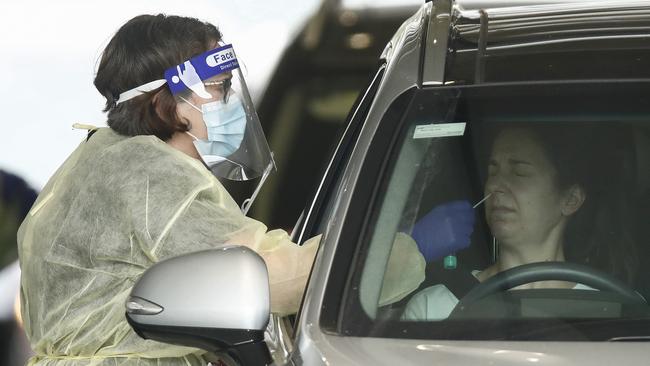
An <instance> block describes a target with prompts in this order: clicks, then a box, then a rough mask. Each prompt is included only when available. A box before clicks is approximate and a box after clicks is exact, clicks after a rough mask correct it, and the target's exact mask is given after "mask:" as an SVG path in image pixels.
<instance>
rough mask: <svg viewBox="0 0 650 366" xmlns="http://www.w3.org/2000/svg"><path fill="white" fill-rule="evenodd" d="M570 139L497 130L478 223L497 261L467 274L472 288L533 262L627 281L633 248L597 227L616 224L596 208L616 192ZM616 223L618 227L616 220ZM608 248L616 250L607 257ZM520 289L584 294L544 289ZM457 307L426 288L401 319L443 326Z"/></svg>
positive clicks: (541, 130) (563, 132)
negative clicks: (584, 268) (596, 270)
mask: <svg viewBox="0 0 650 366" xmlns="http://www.w3.org/2000/svg"><path fill="white" fill-rule="evenodd" d="M520 126H521V125H520ZM582 131H583V132H584V131H585V130H584V129H583V130H582ZM578 138H580V134H579V133H574V131H573V130H570V129H566V128H565V129H562V128H557V127H555V128H554V127H544V126H528V127H517V126H511V127H501V128H499V129H498V132H496V138H495V139H494V142H493V144H492V148H491V152H490V155H489V161H488V167H487V181H486V183H485V187H484V190H485V191H484V193H485V196H487V197H488V199H487V200H486V202H485V218H486V221H487V224H488V226H489V228H490V230H491V232H492V235H493V237H494V238H495V240H496V241H497V242H498V249H499V251H498V260H497V261H496V262H495V263H493V264H492V265H490V266H489V267H487V268H485V269H483V270H480V271H479V270H475V271H472V273H471V274H472V276H473V277H474V278H475V280H476V283H477V284H478V283H479V282H483V281H485V280H487V279H489V278H490V277H492V276H494V275H495V274H497V273H499V272H502V271H505V270H508V269H510V268H514V267H517V266H520V265H523V264H527V263H534V262H546V261H565V260H567V257H568V256H571V257H572V258H571V259H572V260H573V261H578V262H582V263H586V264H590V265H596V266H600V267H601V268H602V267H606V268H602V269H605V270H609V271H610V272H614V273H617V274H619V275H620V276H621V277H623V278H626V279H628V280H631V277H632V276H633V272H634V269H635V265H636V264H635V261H634V256H633V255H630V248H633V246H632V245H631V243H629V240H628V237H627V236H626V235H624V230H622V231H621V230H615V228H616V227H621V226H624V225H617V223H615V222H608V223H602V221H603V220H604V218H605V217H612V218H615V217H616V214H614V211H616V210H614V209H613V208H611V207H609V208H606V207H605V206H604V202H607V201H611V200H610V198H611V193H612V192H613V191H616V190H615V189H613V188H612V187H611V186H610V187H605V184H606V181H607V180H614V179H611V178H607V179H603V178H604V177H603V176H599V173H602V172H603V171H606V170H607V168H608V164H607V163H606V161H607V159H599V158H598V157H599V156H600V155H598V154H595V151H596V150H593V149H590V148H588V147H586V144H585V143H583V142H584V140H583V141H582V142H581V141H580V140H576V139H578ZM600 148H601V150H603V149H604V147H603V146H601V147H600ZM590 154H593V155H590ZM594 174H596V175H594ZM608 195H609V196H610V197H609V198H608ZM617 212H618V211H617ZM594 220H599V221H601V227H600V228H599V227H595V226H593V223H594ZM617 221H619V222H620V216H619V219H617ZM588 231H589V232H590V234H587V232H588ZM601 231H602V232H601ZM614 233H616V234H615V235H616V237H614V235H612V234H614ZM618 234H621V235H618ZM607 241H610V242H607ZM614 243H616V244H614ZM612 246H616V249H615V250H613V251H608V248H612ZM614 252H616V253H614ZM603 258H607V259H608V264H606V265H605V263H604V261H603ZM520 288H575V289H586V288H588V287H587V286H584V285H582V284H575V283H567V282H560V281H544V282H537V283H531V284H526V285H523V286H521V287H520ZM458 301H459V299H458V298H457V297H456V296H455V295H454V294H453V293H452V292H451V291H450V290H449V289H448V288H447V287H446V286H445V285H444V284H438V285H434V286H431V287H428V288H425V289H423V290H421V291H420V292H418V293H417V294H416V295H414V296H413V297H412V298H411V300H410V301H409V302H408V304H407V307H406V309H405V312H404V314H403V316H402V317H403V319H405V320H439V319H444V318H447V317H448V316H449V314H450V313H451V311H452V310H453V309H454V307H455V306H456V304H458Z"/></svg>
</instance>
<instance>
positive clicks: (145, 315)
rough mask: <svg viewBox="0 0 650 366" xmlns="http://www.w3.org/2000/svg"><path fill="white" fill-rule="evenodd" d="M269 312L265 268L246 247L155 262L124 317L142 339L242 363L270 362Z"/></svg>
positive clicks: (133, 292)
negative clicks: (225, 355) (266, 339)
mask: <svg viewBox="0 0 650 366" xmlns="http://www.w3.org/2000/svg"><path fill="white" fill-rule="evenodd" d="M269 314H270V294H269V285H268V273H267V270H266V264H265V263H264V260H263V259H262V258H261V257H260V256H259V255H258V254H257V253H255V252H254V251H252V250H251V249H249V248H247V247H243V246H227V247H223V248H218V249H211V250H207V251H201V252H195V253H190V254H186V255H183V256H179V257H175V258H171V259H168V260H165V261H162V262H160V263H157V264H155V265H154V266H152V267H151V268H149V269H148V270H147V271H146V272H145V273H144V274H143V275H142V276H141V277H140V279H139V280H138V281H137V282H136V284H135V285H134V286H133V289H132V290H131V296H130V297H129V298H128V300H127V302H126V318H127V320H128V322H129V324H130V325H131V327H132V328H133V329H134V330H135V331H136V333H137V334H138V335H139V336H141V337H142V338H145V339H152V340H156V341H159V342H165V343H172V344H178V345H184V346H190V347H197V348H201V349H205V350H207V351H211V352H214V351H220V352H227V353H228V354H230V355H231V356H232V357H233V358H235V359H236V360H238V361H239V362H240V363H241V364H243V365H251V364H254V365H259V364H262V365H266V364H270V363H271V362H272V360H271V356H270V354H269V350H268V347H267V346H266V344H265V343H264V330H265V329H266V326H267V324H268V321H269Z"/></svg>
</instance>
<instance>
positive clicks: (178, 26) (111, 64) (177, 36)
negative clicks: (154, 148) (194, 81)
mask: <svg viewBox="0 0 650 366" xmlns="http://www.w3.org/2000/svg"><path fill="white" fill-rule="evenodd" d="M220 40H221V33H220V32H219V30H218V29H217V28H216V27H215V26H214V25H212V24H209V23H206V22H202V21H200V20H198V19H195V18H187V17H179V16H167V15H164V14H158V15H139V16H137V17H135V18H133V19H131V20H129V21H128V22H127V23H126V24H124V25H123V26H122V27H121V28H120V29H119V30H118V31H117V33H115V35H114V36H113V38H112V39H111V40H110V42H109V43H108V45H107V46H106V48H105V49H104V52H103V53H102V57H101V60H100V62H99V67H98V68H97V75H96V76H95V81H94V84H95V87H96V88H97V90H98V91H99V92H100V93H101V94H102V95H103V96H104V97H105V98H106V107H105V108H104V111H105V112H108V125H109V126H110V127H111V128H112V129H113V130H115V131H116V132H117V133H119V134H122V135H126V136H136V135H155V136H157V137H158V138H160V139H161V140H168V139H169V138H170V137H171V136H172V135H173V134H174V132H182V131H187V130H188V126H187V124H186V123H183V121H181V119H180V117H179V116H178V115H177V113H176V101H175V99H174V97H173V96H172V94H171V92H170V91H169V88H168V87H167V86H166V85H163V86H161V87H160V88H158V89H156V90H154V91H152V92H149V93H145V94H143V95H140V96H137V97H135V98H133V99H131V100H129V101H126V102H124V103H120V104H119V105H116V101H117V99H118V98H119V95H120V93H123V92H125V91H127V90H130V89H132V88H135V87H138V86H140V85H143V84H146V83H148V82H150V81H153V80H157V79H162V78H163V74H164V72H165V70H166V69H168V68H170V67H173V66H174V65H178V64H180V63H182V62H183V61H185V60H187V59H189V58H191V57H192V56H195V55H198V54H200V53H202V52H205V51H207V50H209V49H210V48H211V47H214V46H215V45H216V43H217V42H218V41H220Z"/></svg>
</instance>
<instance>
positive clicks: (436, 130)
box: [413, 122, 465, 139]
mask: <svg viewBox="0 0 650 366" xmlns="http://www.w3.org/2000/svg"><path fill="white" fill-rule="evenodd" d="M464 134H465V122H458V123H438V124H431V125H418V126H415V132H414V133H413V138H414V139H430V138H434V137H450V136H463V135H464Z"/></svg>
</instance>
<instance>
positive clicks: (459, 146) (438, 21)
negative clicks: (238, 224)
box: [127, 0, 650, 366]
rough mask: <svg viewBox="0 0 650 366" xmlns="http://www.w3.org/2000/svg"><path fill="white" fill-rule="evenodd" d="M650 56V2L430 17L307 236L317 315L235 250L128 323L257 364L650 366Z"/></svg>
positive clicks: (372, 99) (349, 145)
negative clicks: (282, 301)
mask: <svg viewBox="0 0 650 366" xmlns="http://www.w3.org/2000/svg"><path fill="white" fill-rule="evenodd" d="M649 45H650V4H649V3H648V2H647V1H623V0H617V1H577V0H564V1H560V0H546V1H542V0H540V1H537V0H531V1H526V2H522V1H497V0H495V1H480V0H457V1H451V0H436V1H430V2H426V3H424V4H423V5H422V7H421V8H420V9H419V10H418V11H417V12H416V13H415V14H414V15H413V16H412V17H411V18H410V19H408V20H407V21H406V22H405V23H404V24H403V25H402V26H401V28H400V29H399V30H398V31H397V33H396V34H395V36H394V37H393V38H392V40H391V41H390V42H389V43H388V44H387V46H386V48H385V49H384V51H383V53H382V55H381V56H380V58H379V67H378V71H377V73H376V75H375V77H374V79H373V80H372V81H371V82H370V85H369V86H368V88H367V89H366V90H365V92H363V93H362V95H361V96H360V98H359V99H358V101H357V103H356V104H355V106H354V108H353V110H352V111H351V113H350V116H349V118H348V122H347V127H346V130H345V132H344V134H343V135H342V137H341V139H340V141H339V143H338V145H337V148H336V149H335V152H334V154H333V156H332V158H331V160H330V161H329V164H328V166H327V169H326V172H325V174H324V176H323V178H322V180H321V183H320V185H319V187H318V190H317V192H316V193H315V195H314V198H313V200H312V201H311V202H310V203H309V204H308V206H307V208H306V209H305V211H304V212H303V215H302V216H301V218H300V220H299V222H298V224H297V225H296V227H295V229H294V232H293V233H294V240H295V241H296V242H297V243H302V242H304V241H305V240H306V239H308V238H311V237H313V236H316V235H319V234H322V238H321V242H320V248H319V251H318V254H317V256H316V259H315V262H314V265H313V270H312V273H311V277H310V279H309V282H308V285H307V289H306V291H305V295H304V299H303V303H302V306H301V309H300V311H299V312H298V314H296V315H295V316H290V317H276V316H272V317H270V321H269V315H270V314H269V291H268V284H267V273H266V268H265V266H264V263H263V261H262V260H261V258H260V257H259V256H257V255H256V254H255V253H254V252H252V251H250V250H248V249H245V248H244V247H238V246H233V247H224V248H221V249H215V250H212V251H208V252H201V253H193V254H189V255H186V256H182V257H177V258H174V259H171V260H168V261H165V262H161V263H159V264H157V265H156V266H154V267H152V268H151V269H150V270H148V271H147V272H146V273H145V275H143V276H142V278H141V279H140V281H139V282H138V283H137V284H136V285H135V286H134V288H133V291H132V294H131V298H130V299H129V301H128V303H127V319H128V320H129V322H130V323H131V325H132V326H133V327H134V329H135V330H136V331H137V332H138V334H140V335H141V336H143V337H145V338H150V339H155V340H159V341H163V342H170V343H177V344H184V345H190V346H195V347H201V348H204V349H206V350H208V351H220V352H226V353H229V354H230V355H231V356H232V357H233V358H234V359H235V360H236V361H237V362H239V363H241V364H245V365H246V364H270V363H275V364H291V365H300V364H306V365H330V364H333V365H367V364H373V365H406V364H440V365H446V364H453V365H514V364H517V365H521V364H543V365H575V364H584V365H590V366H595V365H608V366H609V365H612V364H616V363H621V362H624V363H625V364H627V365H647V364H648V363H649V360H650V347H648V345H647V342H648V341H650V308H649V307H648V303H647V301H646V299H647V298H649V297H648V296H650V240H649V238H650V225H649V224H650V222H649V221H648V217H650V67H649V65H650V46H649ZM409 245H410V246H411V247H412V248H417V249H418V252H417V253H421V256H420V257H418V260H412V258H406V257H399V256H397V255H394V253H398V252H399V250H397V249H396V248H397V247H398V246H409ZM396 268H397V269H398V270H397V271H396V270H395V269H396ZM399 269H402V270H399ZM414 274H415V275H414ZM242 278H246V279H247V280H246V283H245V284H244V285H238V284H241V282H242V280H241V279H242ZM413 283H415V286H412V284H413ZM388 288H390V289H392V290H393V291H392V292H393V293H395V289H398V290H400V291H397V292H398V293H399V294H400V295H399V296H393V297H392V298H389V299H385V298H383V294H384V293H385V292H388V291H389V289H388ZM265 333H266V334H265Z"/></svg>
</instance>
